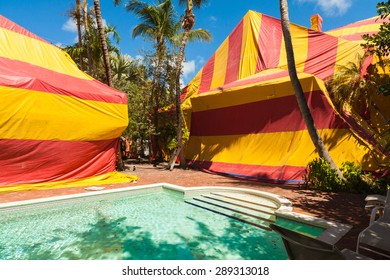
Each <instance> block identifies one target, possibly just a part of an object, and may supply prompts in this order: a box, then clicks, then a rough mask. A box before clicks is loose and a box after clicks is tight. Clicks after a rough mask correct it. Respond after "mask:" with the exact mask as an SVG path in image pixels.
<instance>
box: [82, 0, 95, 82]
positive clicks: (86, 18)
mask: <svg viewBox="0 0 390 280" xmlns="http://www.w3.org/2000/svg"><path fill="white" fill-rule="evenodd" d="M83 10H84V36H85V48H86V49H87V59H88V73H89V75H91V76H92V77H94V71H93V67H92V57H91V46H90V44H89V30H88V3H87V0H84V3H83Z"/></svg>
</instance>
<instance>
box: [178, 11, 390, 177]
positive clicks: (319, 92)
mask: <svg viewBox="0 0 390 280" xmlns="http://www.w3.org/2000/svg"><path fill="white" fill-rule="evenodd" d="M380 23H381V20H378V21H377V18H372V19H368V20H366V21H362V22H359V23H355V24H351V25H350V26H347V27H345V28H341V29H337V30H334V31H332V32H329V33H323V32H319V31H315V30H312V29H308V28H305V27H302V26H298V25H295V24H291V26H290V28H291V34H292V41H293V46H294V52H295V62H296V68H297V71H298V78H299V80H300V82H301V84H302V87H303V90H304V92H305V96H306V99H307V102H308V105H309V108H310V110H311V112H312V115H313V118H314V121H315V124H316V126H317V128H318V130H319V132H320V134H321V136H322V138H323V139H324V142H325V144H326V146H327V148H328V149H329V151H330V153H331V155H332V157H333V159H334V160H335V162H336V164H338V165H341V163H342V162H345V161H352V162H355V163H358V164H361V165H362V167H363V169H365V170H375V169H376V168H377V167H378V163H379V162H380V161H382V160H385V157H382V156H381V155H380V153H379V155H378V149H377V148H378V147H377V146H376V143H375V141H372V142H371V143H368V142H367V141H365V140H363V139H364V137H361V136H362V135H359V131H358V130H359V129H354V127H355V128H356V124H354V123H353V122H352V121H351V120H347V119H345V118H342V117H341V116H340V115H339V114H337V112H336V110H335V109H334V107H333V105H332V102H331V100H330V98H329V94H328V92H327V90H326V87H325V82H326V81H327V80H328V79H330V78H331V77H332V76H333V75H334V73H335V71H336V69H337V66H338V65H346V64H347V63H348V62H350V61H356V59H357V54H361V55H363V54H364V50H363V49H362V47H361V46H360V43H361V42H360V41H359V40H361V35H362V34H366V33H373V32H377V31H378V29H379V25H380ZM287 69H288V68H287V58H286V52H285V46H284V39H283V35H282V29H281V23H280V20H279V19H276V18H273V17H270V16H267V15H264V14H261V13H257V12H254V11H249V12H248V13H247V14H246V15H245V16H244V18H243V19H242V20H241V21H240V22H239V24H238V25H237V26H236V27H235V29H234V30H233V31H232V32H231V33H230V35H229V36H228V37H227V38H226V40H225V41H224V42H223V43H222V44H221V45H220V47H219V48H218V49H217V50H216V52H215V53H214V54H213V55H212V57H211V58H210V59H209V60H208V61H207V62H206V63H205V65H204V67H203V68H202V69H201V70H200V71H199V72H198V73H197V75H196V76H195V77H194V78H193V80H192V81H191V82H190V83H189V84H188V85H187V87H186V88H185V89H184V91H183V94H182V109H183V111H184V115H185V119H186V125H187V127H188V129H189V130H190V138H189V141H188V144H187V147H186V158H187V160H188V161H189V162H190V163H191V164H192V165H193V166H194V167H196V168H199V169H203V170H205V171H210V172H215V173H220V174H226V175H232V176H238V177H242V178H249V179H255V180H269V181H273V182H285V183H299V182H301V181H302V176H303V175H304V170H305V168H306V165H307V164H308V162H310V161H311V160H313V159H314V158H316V157H318V154H317V152H316V150H315V147H314V145H313V143H312V141H311V139H310V137H309V133H308V131H307V129H306V125H305V123H304V121H303V118H302V116H301V112H300V110H299V108H298V104H297V102H296V97H295V94H294V90H293V88H292V85H291V82H290V78H289V75H288V71H287Z"/></svg>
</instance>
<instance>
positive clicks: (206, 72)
mask: <svg viewBox="0 0 390 280" xmlns="http://www.w3.org/2000/svg"><path fill="white" fill-rule="evenodd" d="M214 62H215V54H213V56H212V57H211V58H210V59H209V60H208V61H207V62H206V64H205V65H204V66H203V69H202V78H201V80H200V85H199V91H198V94H201V93H203V92H206V91H209V90H210V87H211V82H212V81H213V74H214Z"/></svg>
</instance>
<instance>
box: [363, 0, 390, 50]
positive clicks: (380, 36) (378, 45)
mask: <svg viewBox="0 0 390 280" xmlns="http://www.w3.org/2000/svg"><path fill="white" fill-rule="evenodd" d="M376 8H377V12H378V15H379V16H380V18H381V19H385V18H387V17H389V16H390V0H388V1H387V2H379V3H378V4H377V5H376ZM362 37H363V39H364V40H365V41H366V43H364V44H362V46H364V47H365V48H367V49H368V50H369V52H371V53H376V54H377V55H378V56H379V57H386V56H388V55H389V54H390V23H388V22H383V23H382V24H381V26H380V27H379V32H378V33H377V34H372V35H370V34H365V35H363V36H362Z"/></svg>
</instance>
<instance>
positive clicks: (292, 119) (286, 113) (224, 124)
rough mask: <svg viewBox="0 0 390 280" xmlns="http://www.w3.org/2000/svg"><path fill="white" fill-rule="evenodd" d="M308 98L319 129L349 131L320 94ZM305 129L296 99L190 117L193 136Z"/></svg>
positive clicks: (214, 111)
mask: <svg viewBox="0 0 390 280" xmlns="http://www.w3.org/2000/svg"><path fill="white" fill-rule="evenodd" d="M305 96H306V100H307V102H308V105H309V108H310V110H311V112H312V116H313V119H314V122H315V124H316V127H317V128H318V129H327V128H328V129H341V128H347V127H348V126H347V124H346V123H345V122H344V121H343V120H342V119H341V118H340V117H339V116H338V115H336V114H335V112H334V110H333V108H332V107H331V106H330V105H329V103H328V100H327V99H326V97H325V96H324V95H323V94H322V92H321V91H315V92H313V93H306V94H305ZM193 102H196V100H194V101H193ZM194 104H195V103H194ZM194 106H195V105H194ZM304 129H306V124H305V122H304V120H303V118H302V114H301V111H300V110H299V107H298V104H297V101H296V97H295V95H291V96H285V97H280V98H274V99H269V100H263V101H258V102H252V103H247V104H242V105H236V106H231V107H225V108H218V109H213V110H207V111H199V112H192V115H191V135H192V136H220V135H237V134H251V133H267V132H286V131H298V130H304Z"/></svg>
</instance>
